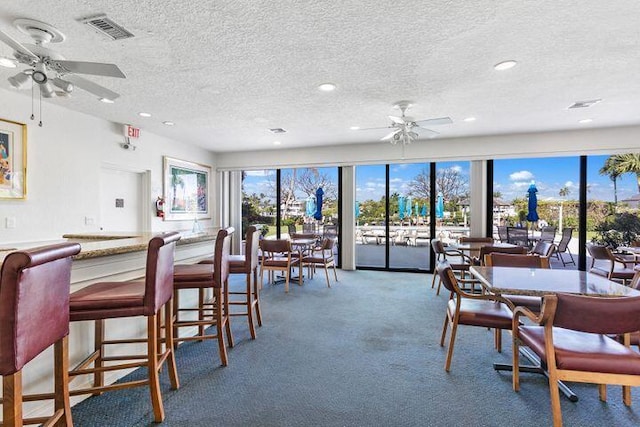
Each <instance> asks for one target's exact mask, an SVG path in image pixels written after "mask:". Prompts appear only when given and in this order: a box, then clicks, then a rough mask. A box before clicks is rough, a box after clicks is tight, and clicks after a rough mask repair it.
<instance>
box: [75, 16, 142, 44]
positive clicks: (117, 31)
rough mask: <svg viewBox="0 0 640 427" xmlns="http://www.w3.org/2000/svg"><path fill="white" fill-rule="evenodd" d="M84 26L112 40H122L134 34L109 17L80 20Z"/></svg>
mask: <svg viewBox="0 0 640 427" xmlns="http://www.w3.org/2000/svg"><path fill="white" fill-rule="evenodd" d="M79 21H80V22H82V23H83V24H87V25H88V26H90V27H92V28H93V29H94V30H96V31H97V32H99V33H100V34H104V35H105V36H107V37H109V38H110V39H111V40H122V39H128V38H130V37H133V33H131V32H129V31H127V30H125V29H124V28H123V27H122V25H118V24H116V23H115V22H114V21H112V20H111V18H108V17H107V15H97V16H92V17H90V18H83V19H80V20H79Z"/></svg>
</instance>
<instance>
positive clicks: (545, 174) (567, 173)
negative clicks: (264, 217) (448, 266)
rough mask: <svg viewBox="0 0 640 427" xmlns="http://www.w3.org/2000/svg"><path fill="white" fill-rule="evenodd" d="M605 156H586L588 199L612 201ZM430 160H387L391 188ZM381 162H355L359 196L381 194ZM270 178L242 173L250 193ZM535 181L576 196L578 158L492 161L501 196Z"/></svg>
mask: <svg viewBox="0 0 640 427" xmlns="http://www.w3.org/2000/svg"><path fill="white" fill-rule="evenodd" d="M607 157H608V156H606V155H605V156H589V157H588V172H587V181H588V183H589V192H588V197H589V198H590V199H592V200H605V201H613V183H612V182H611V180H610V179H609V178H608V177H606V176H602V175H600V174H599V173H598V171H599V170H600V168H601V167H602V165H603V164H604V161H605V159H606V158H607ZM437 167H438V168H456V169H458V170H459V171H460V173H461V174H462V175H463V176H465V177H466V178H467V179H468V178H469V168H470V163H469V162H464V161H461V162H442V163H438V164H437ZM428 168H429V165H428V163H404V164H394V165H391V166H390V185H391V193H393V192H397V193H400V194H405V195H406V194H407V193H408V192H409V183H410V182H411V180H412V179H413V178H414V177H415V176H416V175H418V174H419V173H420V172H421V171H422V170H423V169H426V170H428ZM320 170H321V171H322V172H325V173H328V174H330V176H332V177H334V178H335V181H336V183H337V168H320ZM384 171H385V167H384V165H370V166H357V167H356V191H357V193H356V194H357V196H356V197H357V199H358V200H360V201H364V200H368V199H373V200H379V199H380V197H381V196H382V195H384V180H385V177H384ZM269 180H271V181H273V180H275V170H268V171H248V172H247V178H246V179H245V182H244V186H245V191H246V192H248V193H249V194H251V193H258V194H259V193H261V192H262V193H265V194H269V193H272V192H273V191H274V190H273V189H272V186H271V185H270V184H269ZM531 181H535V183H536V187H537V188H538V198H539V199H542V200H551V199H555V200H559V199H560V196H559V195H558V191H559V190H560V188H562V187H564V186H566V187H567V188H569V190H570V193H569V196H568V197H567V199H574V200H575V199H577V198H578V194H579V192H578V181H579V158H578V157H549V158H535V159H502V160H495V161H494V191H499V192H500V193H502V199H503V200H505V201H511V200H513V199H514V198H516V197H526V194H527V188H528V187H529V185H530V184H531ZM637 192H638V190H637V184H636V178H635V175H632V174H626V175H623V176H622V177H621V178H620V179H618V199H619V200H623V199H625V198H628V197H631V196H633V195H635V194H637Z"/></svg>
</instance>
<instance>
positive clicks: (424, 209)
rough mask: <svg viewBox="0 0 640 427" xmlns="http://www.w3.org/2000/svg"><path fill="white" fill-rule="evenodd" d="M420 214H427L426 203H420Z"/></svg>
mask: <svg viewBox="0 0 640 427" xmlns="http://www.w3.org/2000/svg"><path fill="white" fill-rule="evenodd" d="M420 215H422V216H427V204H426V203H424V204H423V205H422V211H421V212H420Z"/></svg>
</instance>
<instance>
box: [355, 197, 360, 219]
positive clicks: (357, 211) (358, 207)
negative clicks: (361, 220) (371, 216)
mask: <svg viewBox="0 0 640 427" xmlns="http://www.w3.org/2000/svg"><path fill="white" fill-rule="evenodd" d="M354 213H355V216H356V219H358V217H359V216H360V202H359V201H357V200H356V203H355V207H354Z"/></svg>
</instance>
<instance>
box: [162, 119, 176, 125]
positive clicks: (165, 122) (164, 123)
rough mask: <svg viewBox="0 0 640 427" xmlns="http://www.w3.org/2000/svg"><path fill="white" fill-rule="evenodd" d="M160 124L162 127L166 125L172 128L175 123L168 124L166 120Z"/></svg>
mask: <svg viewBox="0 0 640 427" xmlns="http://www.w3.org/2000/svg"><path fill="white" fill-rule="evenodd" d="M162 124H163V125H167V126H173V125H175V123H173V122H170V121H168V120H167V121H164V122H162Z"/></svg>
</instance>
